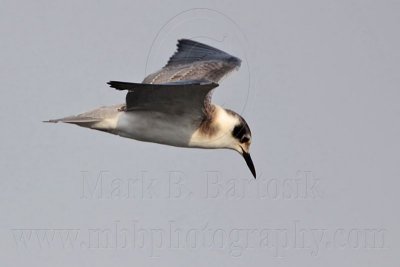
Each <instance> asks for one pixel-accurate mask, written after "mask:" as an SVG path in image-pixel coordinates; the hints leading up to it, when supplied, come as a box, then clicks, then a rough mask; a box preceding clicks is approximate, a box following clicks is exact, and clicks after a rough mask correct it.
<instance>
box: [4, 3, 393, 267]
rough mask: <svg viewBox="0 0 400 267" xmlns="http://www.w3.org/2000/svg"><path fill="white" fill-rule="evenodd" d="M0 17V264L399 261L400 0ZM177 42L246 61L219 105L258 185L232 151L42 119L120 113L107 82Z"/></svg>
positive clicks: (28, 9)
mask: <svg viewBox="0 0 400 267" xmlns="http://www.w3.org/2000/svg"><path fill="white" fill-rule="evenodd" d="M0 6H1V7H0V35H1V41H0V80H1V88H2V89H1V92H2V95H1V98H0V112H1V113H0V114H1V122H2V128H1V131H0V140H1V142H0V149H1V153H0V166H1V179H0V215H1V220H0V262H1V263H2V266H155V265H157V266H398V265H399V263H400V262H399V261H400V260H399V256H398V252H399V248H400V246H399V240H400V230H399V227H398V226H399V223H400V215H399V212H398V208H397V204H398V203H399V200H400V197H399V194H398V188H399V185H400V183H399V174H400V167H399V164H398V159H399V148H400V142H399V135H400V127H399V115H400V114H399V112H400V105H399V96H400V95H399V84H400V81H399V70H400V68H399V67H400V51H399V47H400V37H399V33H398V32H399V28H400V16H399V14H400V1H367V0H365V1H356V0H346V1H316V0H315V1H311V0H307V1H246V2H244V1H243V2H242V3H230V2H228V1H220V2H216V1H202V2H201V3H199V2H198V1H180V2H179V1H177V2H175V3H167V2H165V1H143V2H142V3H135V1H76V0H73V1H8V0H2V1H1V3H0ZM195 7H203V8H204V9H193V8H195ZM184 11H186V12H184ZM178 38H194V39H195V40H198V41H202V42H205V43H208V44H211V45H213V46H216V47H218V48H220V49H222V50H225V51H227V52H230V53H232V54H234V55H237V56H238V57H240V58H242V59H243V62H244V64H243V66H242V68H241V69H240V71H239V72H235V73H233V74H232V75H231V76H229V77H228V78H227V79H225V80H224V81H223V82H222V84H221V86H220V87H218V89H217V90H216V92H215V93H214V96H213V101H214V102H216V103H219V104H221V105H223V106H224V107H228V108H231V109H233V110H236V111H238V112H240V113H242V114H243V116H244V117H245V118H246V120H247V122H248V124H249V125H250V128H251V130H252V132H253V144H252V157H253V160H254V163H255V165H256V168H257V172H258V179H257V180H254V179H253V178H252V176H251V174H250V172H249V170H248V169H247V166H246V165H245V163H244V161H243V159H242V158H241V157H240V155H238V154H237V153H234V152H232V151H227V150H199V149H182V148H174V147H168V146H161V145H156V144H150V143H142V142H137V141H134V140H129V139H124V138H120V137H117V136H113V135H109V134H105V133H102V132H97V131H92V130H88V129H83V128H79V127H75V126H72V125H62V124H58V125H49V124H44V123H42V122H41V121H42V120H46V119H51V118H58V117H63V116H67V115H73V114H76V113H80V112H83V111H86V110H90V109H92V108H94V107H97V106H101V105H111V104H116V103H121V102H123V101H124V97H125V96H124V94H123V93H121V92H116V91H115V90H112V89H110V88H108V87H107V86H106V84H105V83H106V82H107V81H109V80H126V81H136V82H137V81H141V80H142V79H143V77H144V76H145V74H146V73H147V74H148V73H150V72H152V71H154V70H157V69H158V68H160V67H161V66H163V65H164V64H165V62H166V60H167V59H168V57H169V56H170V55H171V54H172V53H173V52H174V50H175V44H176V40H177V39H178ZM96 185H97V187H96ZM395 207H396V208H397V209H395Z"/></svg>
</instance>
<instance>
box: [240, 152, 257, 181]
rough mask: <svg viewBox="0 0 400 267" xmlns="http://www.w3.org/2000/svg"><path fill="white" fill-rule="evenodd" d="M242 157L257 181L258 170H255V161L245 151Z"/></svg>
mask: <svg viewBox="0 0 400 267" xmlns="http://www.w3.org/2000/svg"><path fill="white" fill-rule="evenodd" d="M242 155H243V158H244V160H245V161H246V163H247V166H249V169H250V171H251V173H252V174H253V176H254V179H256V168H254V164H253V160H252V159H251V157H250V154H249V153H247V152H245V151H243V153H242Z"/></svg>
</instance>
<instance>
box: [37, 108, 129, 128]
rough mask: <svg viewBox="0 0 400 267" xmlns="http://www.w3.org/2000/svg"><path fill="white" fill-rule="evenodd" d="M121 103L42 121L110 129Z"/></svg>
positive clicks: (116, 119)
mask: <svg viewBox="0 0 400 267" xmlns="http://www.w3.org/2000/svg"><path fill="white" fill-rule="evenodd" d="M122 106H123V105H115V106H108V107H101V108H98V109H95V110H92V111H89V112H85V113H82V114H79V115H76V116H68V117H64V118H60V119H52V120H47V121H43V122H46V123H58V122H63V123H71V124H75V125H78V126H82V127H86V128H91V129H96V130H102V131H112V130H114V129H115V127H116V124H117V121H118V114H119V112H120V109H121V107H122Z"/></svg>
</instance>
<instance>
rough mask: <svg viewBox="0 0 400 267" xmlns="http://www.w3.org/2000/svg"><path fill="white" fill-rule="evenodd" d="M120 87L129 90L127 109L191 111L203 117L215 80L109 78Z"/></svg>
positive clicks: (118, 88)
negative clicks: (150, 81)
mask: <svg viewBox="0 0 400 267" xmlns="http://www.w3.org/2000/svg"><path fill="white" fill-rule="evenodd" d="M108 84H109V85H110V87H112V88H115V89H117V90H128V91H129V92H128V93H127V95H126V107H125V110H126V111H131V110H151V111H160V112H164V113H171V114H185V113H186V114H188V115H189V114H190V115H194V116H196V117H199V118H201V117H204V115H205V114H206V113H207V110H208V105H209V100H208V94H209V92H210V91H211V90H212V89H213V88H215V87H217V86H218V84H216V83H212V82H208V81H202V80H193V81H178V82H171V83H165V84H146V83H129V82H118V81H110V82H108Z"/></svg>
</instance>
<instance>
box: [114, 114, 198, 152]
mask: <svg viewBox="0 0 400 267" xmlns="http://www.w3.org/2000/svg"><path fill="white" fill-rule="evenodd" d="M195 130H196V126H195V125H194V123H193V122H192V121H191V120H189V119H187V118H184V117H182V116H173V117H171V116H169V115H166V114H164V113H159V112H148V111H129V112H124V113H122V114H121V116H119V119H118V123H117V128H116V133H117V134H118V135H120V136H123V137H127V138H132V139H136V140H139V141H145V142H154V143H160V144H166V145H172V146H181V147H187V146H188V144H189V140H190V138H191V136H192V134H193V132H194V131H195Z"/></svg>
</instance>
